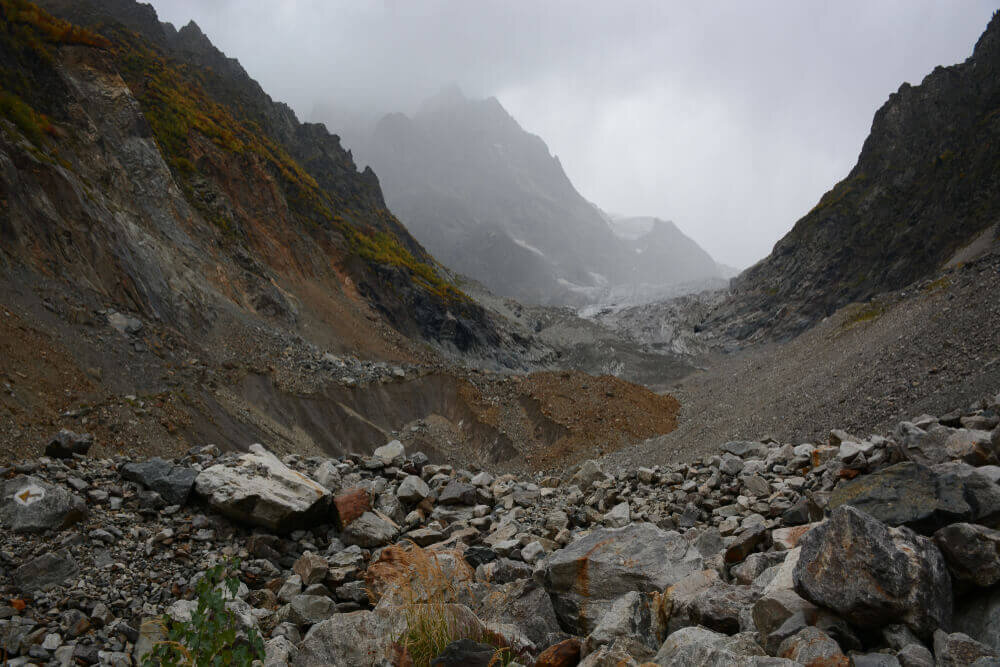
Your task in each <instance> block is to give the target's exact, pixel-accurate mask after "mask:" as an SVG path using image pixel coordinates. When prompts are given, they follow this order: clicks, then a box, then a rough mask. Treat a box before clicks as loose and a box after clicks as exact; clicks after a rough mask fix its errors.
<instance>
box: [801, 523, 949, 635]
mask: <svg viewBox="0 0 1000 667" xmlns="http://www.w3.org/2000/svg"><path fill="white" fill-rule="evenodd" d="M799 546H800V548H801V552H800V555H799V560H798V562H797V563H796V565H795V570H794V572H793V579H794V582H795V592H796V593H798V594H799V595H801V596H802V597H804V598H805V599H807V600H809V601H811V602H813V603H815V604H817V605H820V606H822V607H826V608H828V609H832V610H833V611H835V612H837V613H838V614H840V615H841V616H843V617H844V618H845V619H847V620H848V621H849V622H851V623H853V624H854V625H856V626H858V627H880V626H883V625H888V624H890V623H905V624H906V625H908V626H909V627H910V629H911V630H913V631H914V632H915V633H917V635H919V636H921V637H924V638H930V637H931V636H932V635H933V633H934V631H935V630H936V629H938V628H939V627H950V625H951V618H952V591H951V576H950V575H949V573H948V569H947V567H946V566H945V561H944V557H943V556H942V555H941V552H940V551H938V548H937V546H936V545H935V544H934V542H933V541H932V540H929V539H927V538H925V537H921V536H920V535H917V534H916V533H914V532H913V531H911V530H909V529H907V528H890V527H889V526H887V525H885V524H884V523H882V522H880V521H878V520H877V519H874V518H872V517H871V516H869V515H867V514H865V513H864V512H861V511H860V510H858V509H856V508H854V507H851V506H849V505H847V506H843V507H840V508H838V509H836V510H834V512H833V514H831V515H830V519H829V520H828V521H826V522H825V523H823V524H822V525H820V526H817V527H816V528H814V529H812V530H811V531H809V532H808V533H806V534H805V535H804V536H803V537H802V540H801V542H800V543H799Z"/></svg>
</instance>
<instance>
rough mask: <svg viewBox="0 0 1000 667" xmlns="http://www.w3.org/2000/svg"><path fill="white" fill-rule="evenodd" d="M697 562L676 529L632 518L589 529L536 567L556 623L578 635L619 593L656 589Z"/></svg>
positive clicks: (587, 630) (594, 623)
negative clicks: (621, 524) (613, 525)
mask: <svg viewBox="0 0 1000 667" xmlns="http://www.w3.org/2000/svg"><path fill="white" fill-rule="evenodd" d="M702 564H703V559H702V557H701V555H700V554H699V553H698V550H697V549H696V548H695V547H694V546H693V545H692V544H691V543H689V542H688V541H687V540H685V539H684V538H683V537H681V535H680V534H679V533H676V532H674V531H669V532H667V531H663V530H660V529H659V528H657V527H656V526H654V525H652V524H649V523H633V524H630V525H629V526H626V527H625V528H607V529H598V530H594V531H593V532H591V533H590V534H588V535H586V536H585V537H582V538H579V539H577V540H575V541H573V542H571V543H570V544H569V545H567V546H566V547H565V548H563V549H559V550H558V551H555V552H553V553H552V555H550V556H548V557H547V558H546V559H545V560H543V561H542V562H541V563H540V565H539V567H540V568H541V571H542V576H543V581H544V585H545V590H547V591H548V592H549V594H550V595H551V596H552V605H553V607H554V608H555V610H556V616H557V617H558V618H559V624H560V625H561V626H562V628H563V630H565V631H566V632H569V633H571V634H575V635H581V636H582V635H587V634H590V632H591V631H593V629H594V628H595V627H596V626H597V622H598V621H599V620H600V618H601V616H602V615H603V614H604V612H606V611H608V610H609V609H610V608H611V605H612V603H613V602H614V601H615V600H616V599H618V598H619V597H621V596H622V595H624V594H625V593H628V592H630V591H639V592H646V593H650V592H657V593H660V592H662V591H663V590H664V589H665V588H666V587H667V586H670V585H671V584H673V583H676V582H677V581H680V580H681V579H682V578H684V577H685V576H687V575H688V574H690V573H691V572H696V571H698V570H701V569H702Z"/></svg>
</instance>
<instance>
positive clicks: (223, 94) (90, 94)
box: [0, 0, 500, 353]
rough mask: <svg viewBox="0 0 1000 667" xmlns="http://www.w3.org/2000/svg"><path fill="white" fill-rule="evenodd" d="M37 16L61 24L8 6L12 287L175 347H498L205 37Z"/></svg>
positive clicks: (7, 214) (127, 10) (4, 156)
mask: <svg viewBox="0 0 1000 667" xmlns="http://www.w3.org/2000/svg"><path fill="white" fill-rule="evenodd" d="M42 4H43V5H44V6H45V7H46V9H48V10H50V11H51V12H53V14H56V15H59V16H60V17H61V18H60V19H56V18H53V16H52V15H50V14H48V13H46V12H45V11H42V10H40V9H38V8H37V7H35V6H34V5H31V4H30V3H27V2H24V1H23V0H3V2H2V3H0V11H2V12H3V18H4V20H3V22H2V28H0V67H2V79H0V83H2V96H3V97H2V101H3V116H2V120H0V170H2V174H3V175H2V178H0V201H2V206H3V213H4V215H3V217H2V219H0V239H2V240H3V243H2V248H0V257H2V261H3V263H4V265H5V266H6V267H7V269H8V270H13V269H27V270H28V271H32V272H39V273H41V274H45V275H47V276H49V277H55V278H57V279H59V280H62V281H64V282H65V283H66V284H69V285H71V286H73V287H74V288H77V289H87V290H92V291H94V292H96V293H97V294H99V295H102V298H106V299H107V300H110V301H111V302H113V303H115V304H117V305H118V306H119V307H122V308H128V309H131V310H134V311H135V312H137V313H139V314H142V315H147V316H152V317H155V318H157V319H159V320H162V321H164V322H166V323H169V324H171V325H173V326H178V327H196V329H197V327H202V328H203V329H207V328H209V327H211V326H213V325H214V324H215V323H216V321H217V319H218V317H219V316H220V314H221V313H224V312H228V313H230V315H231V316H233V317H242V316H243V315H249V316H251V317H263V318H267V319H269V320H272V321H274V322H276V323H279V324H282V325H286V326H296V325H301V324H303V323H306V322H308V323H319V324H321V325H323V326H324V327H326V328H328V329H329V330H331V331H332V332H334V338H338V337H339V339H340V342H341V343H342V344H343V345H344V346H345V347H350V346H351V345H352V344H353V343H355V342H358V341H360V340H364V341H365V342H366V343H367V347H368V348H369V349H371V348H374V351H375V352H380V351H381V352H382V353H385V352H386V351H387V350H388V349H389V348H391V347H393V346H395V345H397V343H395V342H390V339H393V335H392V334H387V335H383V333H380V332H381V329H380V327H379V326H376V325H374V324H372V322H378V321H381V322H383V323H385V324H388V325H389V326H390V327H392V328H393V329H395V330H396V331H398V332H400V333H402V334H404V335H406V336H409V337H413V338H420V339H424V340H428V341H431V342H434V343H437V344H440V345H443V346H445V347H451V348H457V349H460V350H470V349H481V350H483V349H489V348H491V347H494V346H496V345H498V344H499V343H500V335H499V334H498V333H497V331H496V329H495V326H494V324H493V323H492V322H491V321H490V319H489V318H488V316H487V315H486V314H485V313H484V311H482V309H481V308H479V307H478V306H476V305H475V304H473V303H472V302H471V301H470V300H468V299H467V298H466V297H465V296H464V295H463V294H462V293H461V292H460V291H459V290H458V289H456V288H455V287H454V286H453V285H452V284H451V282H450V280H449V278H448V277H447V275H446V274H445V272H444V271H443V270H441V269H440V267H439V266H438V265H437V264H436V262H435V261H434V260H433V258H431V256H430V255H429V254H428V253H427V252H426V251H425V250H424V249H423V248H422V247H421V246H420V244H418V243H417V242H416V241H415V240H414V239H413V238H412V237H411V236H410V235H409V233H408V232H407V231H406V230H405V228H404V227H403V226H402V225H401V224H400V223H399V221H398V220H397V219H396V218H395V217H394V216H393V215H392V214H391V213H390V212H389V211H388V210H387V209H386V207H385V203H384V201H383V198H382V193H381V189H380V187H379V183H378V179H377V178H376V177H375V175H374V174H373V173H372V172H371V170H365V171H364V172H359V171H358V170H357V168H356V166H355V164H354V162H353V160H352V158H351V155H350V153H349V152H347V151H345V150H344V149H343V148H342V147H341V146H340V142H339V139H338V138H337V137H336V136H335V135H331V134H329V133H328V132H327V131H326V129H325V128H324V127H323V126H321V125H312V124H300V123H299V122H298V121H297V120H296V118H295V115H294V114H293V113H292V112H291V110H290V109H289V108H288V107H287V106H285V105H282V104H279V103H275V102H273V101H272V100H271V99H270V98H269V97H268V96H267V95H266V93H264V91H263V90H262V89H261V88H260V86H259V85H257V84H256V82H254V81H253V80H252V79H251V78H250V77H249V76H248V75H247V74H246V72H245V71H244V70H243V69H242V67H240V65H239V63H237V62H236V61H235V60H231V59H228V58H226V57H225V56H224V55H223V54H222V53H221V52H219V51H218V50H217V49H215V48H214V47H213V46H212V45H211V43H210V42H209V41H208V39H207V38H206V37H205V36H204V35H203V34H202V33H201V31H200V30H199V29H198V28H197V26H195V25H193V24H191V25H188V26H186V27H184V28H182V29H181V30H180V31H176V30H174V29H173V27H172V26H170V25H169V24H161V23H159V21H158V20H157V19H156V15H155V12H153V10H152V8H151V7H149V6H146V5H139V4H136V3H134V2H131V1H130V0H108V1H107V2H88V1H84V2H76V1H73V2H66V1H63V0H50V1H48V2H45V3H42ZM62 19H67V20H69V21H71V22H72V24H71V23H66V22H65V21H63V20H62ZM78 25H84V26H89V27H88V28H81V27H76V26H78ZM379 341H381V342H379ZM383 343H384V344H383Z"/></svg>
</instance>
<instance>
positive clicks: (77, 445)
mask: <svg viewBox="0 0 1000 667" xmlns="http://www.w3.org/2000/svg"><path fill="white" fill-rule="evenodd" d="M93 445H94V436H92V435H91V434H90V433H74V432H73V431H67V430H66V429H63V430H61V431H59V432H58V433H56V434H55V435H54V436H52V438H51V439H50V440H49V442H48V444H47V445H45V455H46V456H51V457H52V458H54V459H69V458H73V455H74V454H76V455H78V456H85V455H86V454H87V452H89V451H90V448H91V447H92V446H93Z"/></svg>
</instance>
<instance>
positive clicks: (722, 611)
mask: <svg viewBox="0 0 1000 667" xmlns="http://www.w3.org/2000/svg"><path fill="white" fill-rule="evenodd" d="M755 600H756V598H755V596H754V595H753V593H751V591H750V587H749V586H734V585H732V584H727V583H725V582H723V581H716V582H715V583H713V584H712V585H711V586H709V587H708V588H706V589H704V590H703V591H701V592H700V593H698V594H697V595H696V596H695V597H694V599H693V600H692V601H691V604H690V606H689V612H688V613H689V614H690V617H691V621H692V622H693V623H694V624H696V625H701V626H703V627H706V628H708V629H709V630H715V631H716V632H723V633H725V634H727V635H732V634H736V633H737V632H739V631H740V615H741V613H742V612H743V610H745V609H749V608H750V607H752V606H753V604H754V602H755Z"/></svg>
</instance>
